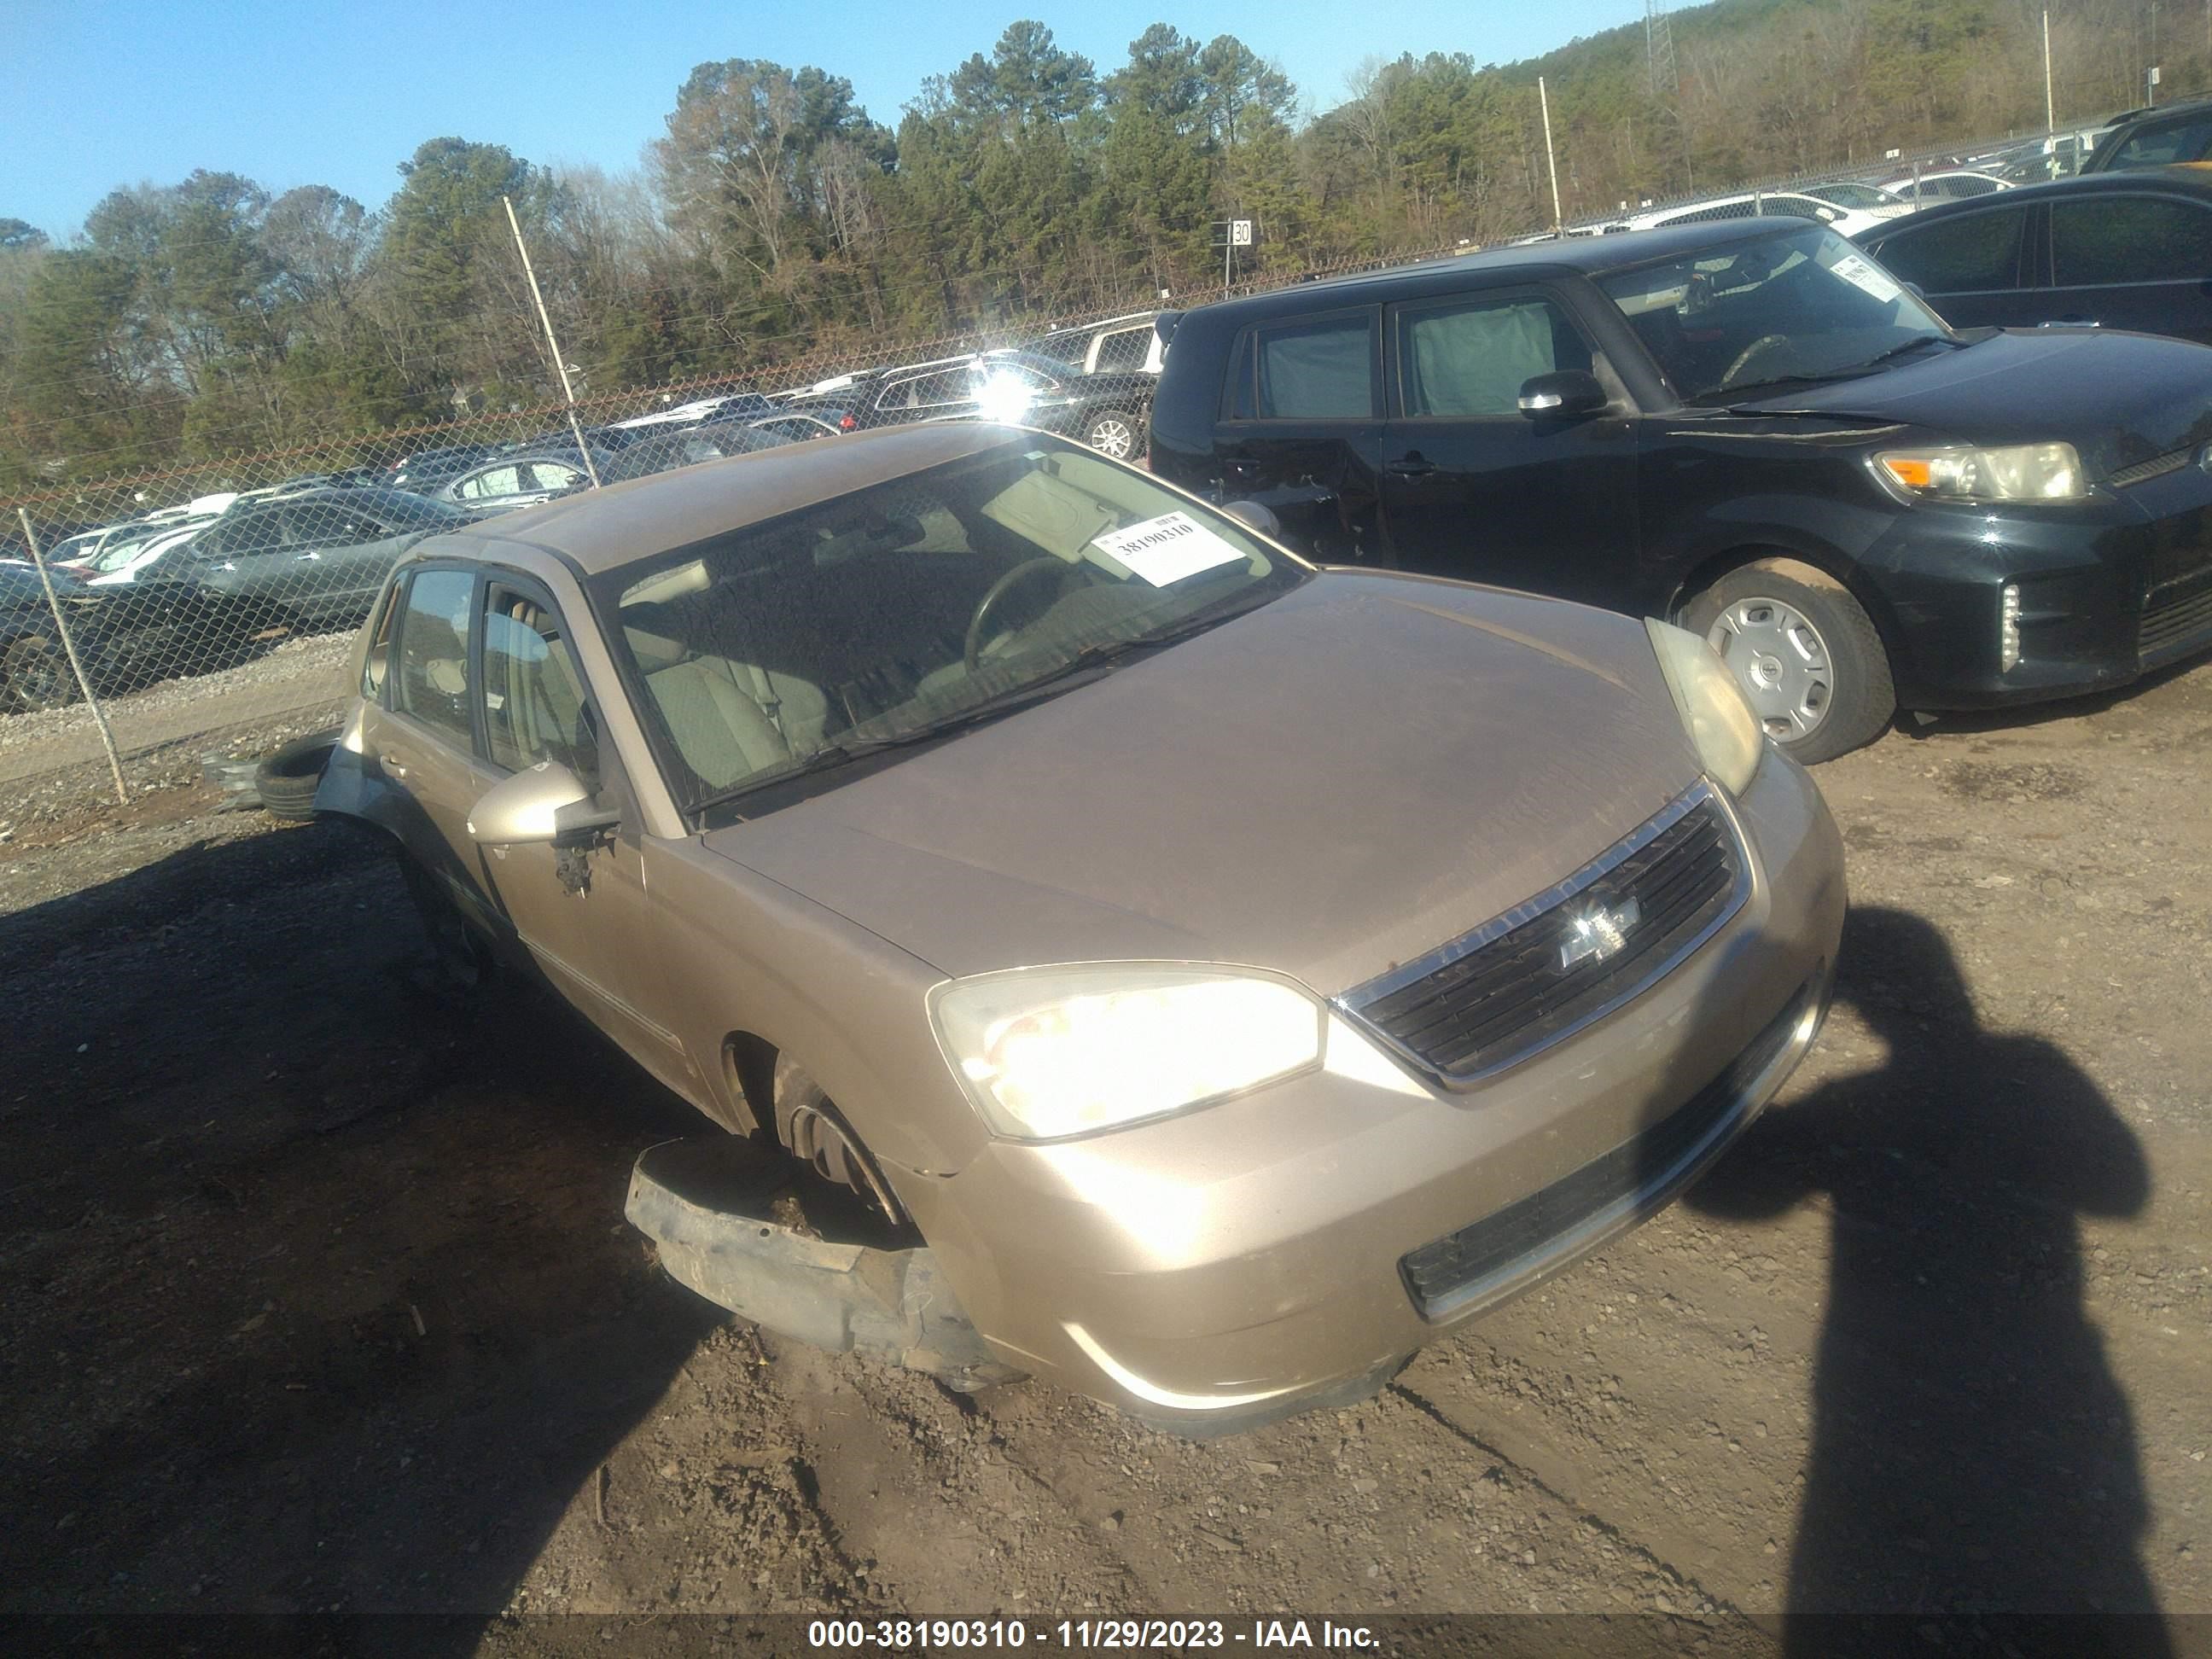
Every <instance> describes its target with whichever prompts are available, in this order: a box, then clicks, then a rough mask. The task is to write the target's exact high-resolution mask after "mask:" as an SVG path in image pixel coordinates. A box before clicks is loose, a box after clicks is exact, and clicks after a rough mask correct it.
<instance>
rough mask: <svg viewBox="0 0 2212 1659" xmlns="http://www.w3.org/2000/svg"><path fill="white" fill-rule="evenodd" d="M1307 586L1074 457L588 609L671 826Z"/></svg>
mask: <svg viewBox="0 0 2212 1659" xmlns="http://www.w3.org/2000/svg"><path fill="white" fill-rule="evenodd" d="M1307 574H1308V573H1307V569H1306V567H1304V566H1303V565H1301V564H1299V563H1298V562H1297V561H1295V560H1293V559H1291V558H1288V557H1286V556H1284V555H1283V554H1281V553H1280V552H1279V551H1278V550H1274V549H1273V548H1270V547H1268V546H1267V545H1266V544H1263V543H1261V541H1260V540H1259V539H1258V538H1256V537H1255V536H1254V535H1253V534H1252V533H1251V532H1249V530H1247V529H1246V528H1245V527H1244V526H1242V525H1240V524H1239V523H1237V520H1233V519H1230V518H1227V517H1225V515H1223V514H1220V513H1215V512H1214V511H1212V509H1211V508H1208V507H1204V506H1201V505H1200V504H1199V503H1197V502H1194V501H1190V500H1188V498H1186V497H1184V496H1182V495H1177V494H1175V493H1174V492H1172V491H1170V490H1169V489H1165V488H1164V487H1163V486H1161V485H1160V484H1158V483H1154V482H1153V481H1152V479H1151V478H1150V477H1146V475H1145V474H1143V473H1141V472H1137V471H1132V470H1131V469H1129V468H1127V467H1124V466H1120V465H1115V463H1113V462H1111V461H1109V460H1107V459H1104V458H1103V457H1101V456H1098V455H1096V454H1094V453H1091V451H1089V450H1087V449H1085V448H1083V447H1081V446H1079V445H1077V444H1073V443H1070V442H1067V441H1064V440H1061V439H1057V438H1048V437H1045V436H1043V435H1039V434H1035V433H1021V434H1016V435H1010V436H1009V437H1008V438H1007V439H1006V441H1004V442H1001V443H997V444H994V445H993V446H992V447H989V448H987V449H985V450H983V451H982V452H981V453H977V454H975V455H971V456H969V457H968V458H966V459H962V460H958V461H954V462H951V463H948V464H946V465H942V466H938V467H933V468H931V469H929V470H927V471H922V472H919V473H916V474H915V475H913V476H911V477H905V478H901V479H896V480H894V481H891V482H889V483H883V484H878V485H877V486H875V487H873V488H871V489H864V490H860V491H857V492H855V493H854V494H851V495H842V496H838V497H836V498H835V499H833V500H830V501H824V502H822V503H820V504H818V505H816V506H813V507H805V508H803V509H801V510H799V511H798V512H795V513H788V514H786V515H785V516H783V517H782V518H780V519H775V520H769V521H768V522H766V523H764V524H760V525H756V526H749V527H747V528H745V529H744V530H740V531H736V532H731V533H730V534H729V535H727V536H726V537H724V538H720V539H718V540H716V541H714V542H711V543H708V544H706V545H705V547H704V549H703V550H700V549H696V548H695V549H687V550H684V551H683V552H681V553H678V554H671V555H670V556H667V557H665V558H664V559H662V560H659V561H657V562H650V563H641V564H637V565H631V566H627V567H624V568H619V569H617V570H613V571H610V572H607V573H605V574H602V575H600V576H599V577H597V578H595V579H594V580H593V583H592V610H593V612H594V614H595V615H596V616H597V617H599V621H600V623H601V625H602V628H603V630H604V632H605V636H606V638H607V641H608V645H609V648H610V649H611V651H612V652H613V653H614V654H615V656H616V658H617V660H618V661H619V662H621V663H622V664H623V671H624V674H625V676H626V678H628V680H629V684H630V685H631V687H632V690H633V697H634V701H635V703H636V705H637V707H638V709H639V712H640V714H641V718H642V719H643V720H644V721H645V724H646V726H647V729H648V731H649V732H652V734H653V741H654V745H655V749H656V751H657V752H658V754H659V757H660V760H661V763H662V767H663V769H664V771H665V774H666V775H667V777H668V781H669V783H670V787H671V789H672V790H673V792H674V793H675V794H676V795H677V797H678V799H679V800H682V801H683V802H684V803H685V805H686V807H687V809H688V810H691V811H703V810H707V809H708V808H710V807H713V806H715V805H718V804H720V803H724V802H727V803H729V804H730V805H731V807H732V810H733V811H743V810H744V807H743V805H742V804H741V803H742V798H744V796H746V795H747V794H748V793H749V792H751V791H753V790H757V789H759V788H762V787H765V786H767V785H769V784H772V783H774V782H775V781H777V780H780V779H795V778H797V777H799V775H804V774H808V773H810V772H818V773H821V774H822V775H823V779H824V786H823V787H826V784H827V781H829V779H830V778H831V777H832V776H833V775H834V773H833V770H832V769H834V768H836V766H839V765H841V764H843V763H848V762H849V761H851V760H853V759H854V758H857V757H860V756H862V755H865V754H866V753H868V752H870V751H871V750H872V749H875V748H878V747H898V746H904V745H907V744H913V743H916V742H919V741H921V740H923V739H925V738H931V737H933V736H934V735H938V734H944V733H948V732H950V731H951V729H952V728H954V727H957V726H960V725H962V724H964V723H967V722H969V721H970V720H980V719H983V718H987V717H988V716H989V715H990V714H992V712H993V711H994V709H997V708H1000V707H1002V706H1004V705H1006V703H1008V702H1021V701H1025V700H1027V699H1028V698H1030V697H1031V696H1037V697H1042V696H1052V695H1056V692H1055V691H1054V690H1052V689H1051V688H1052V687H1054V685H1055V684H1057V683H1059V682H1061V681H1066V682H1068V683H1069V684H1070V685H1071V686H1072V685H1073V683H1074V681H1075V678H1076V677H1078V676H1081V675H1085V674H1087V673H1103V672H1108V671H1111V664H1112V663H1113V662H1114V661H1116V660H1119V659H1122V658H1125V657H1127V656H1128V655H1130V654H1133V653H1142V652H1146V651H1149V650H1152V649H1154V648H1170V641H1171V640H1172V639H1173V638H1175V637H1176V636H1178V635H1180V634H1182V632H1185V631H1188V630H1191V629H1198V628H1203V627H1208V626H1212V625H1213V624H1214V623H1218V622H1222V621H1225V620H1227V619H1228V618H1229V617H1231V616H1233V615H1237V614H1239V613H1241V612H1242V611H1244V610H1248V609H1249V608H1251V607H1253V606H1255V605H1261V604H1264V603H1266V602H1267V601H1268V600H1270V599H1273V598H1274V597H1276V596H1277V595H1278V594H1280V593H1282V592H1287V591H1288V590H1289V589H1290V588H1291V587H1292V586H1296V585H1297V583H1299V582H1301V581H1303V580H1305V578H1306V575H1307Z"/></svg>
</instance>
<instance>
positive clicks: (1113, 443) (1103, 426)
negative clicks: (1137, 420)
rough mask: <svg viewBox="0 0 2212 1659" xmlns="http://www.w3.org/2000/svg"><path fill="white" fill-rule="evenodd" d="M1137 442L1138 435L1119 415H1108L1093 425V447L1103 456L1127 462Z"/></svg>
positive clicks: (1092, 423)
mask: <svg viewBox="0 0 2212 1659" xmlns="http://www.w3.org/2000/svg"><path fill="white" fill-rule="evenodd" d="M1136 441H1137V435H1136V434H1135V433H1133V432H1132V431H1131V430H1130V429H1129V423H1128V422H1127V421H1125V420H1123V419H1122V418H1121V416H1119V415H1108V416H1103V418H1101V419H1099V420H1096V421H1093V422H1091V447H1092V448H1093V449H1095V450H1097V452H1098V453H1100V454H1102V455H1111V456H1112V457H1113V458H1114V459H1115V460H1117V461H1126V460H1127V459H1129V452H1130V450H1132V449H1133V448H1134V447H1136Z"/></svg>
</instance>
